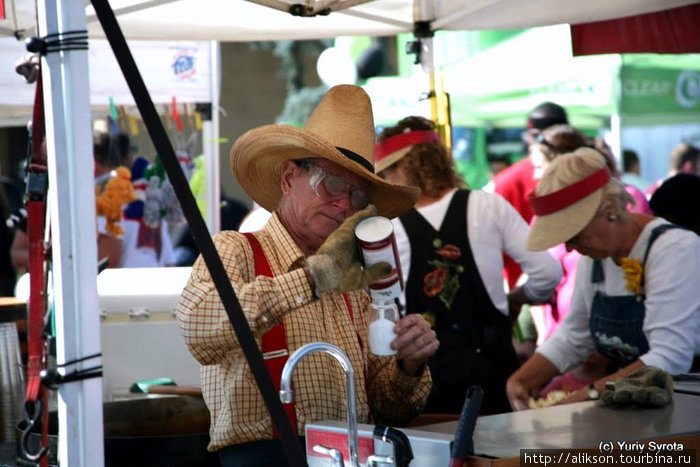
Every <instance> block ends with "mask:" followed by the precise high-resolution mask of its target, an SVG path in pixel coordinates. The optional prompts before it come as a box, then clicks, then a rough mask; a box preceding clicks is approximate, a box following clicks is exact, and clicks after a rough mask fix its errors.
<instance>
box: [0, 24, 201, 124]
mask: <svg viewBox="0 0 700 467" xmlns="http://www.w3.org/2000/svg"><path fill="white" fill-rule="evenodd" d="M129 49H130V50H131V53H132V55H133V57H134V61H135V62H136V66H137V67H138V69H139V71H140V72H141V76H142V77H143V80H144V82H145V84H146V87H147V88H148V91H149V92H150V94H151V99H153V102H154V103H156V104H170V103H171V102H172V100H173V97H174V98H175V99H176V101H177V102H178V103H194V102H211V95H212V94H211V73H212V70H211V60H210V42H208V41H166V42H163V41H130V42H129ZM26 54H27V51H26V49H25V47H24V43H23V42H21V41H17V40H16V39H14V38H2V39H0V89H2V90H3V92H0V125H2V126H8V125H23V124H26V123H27V121H28V120H29V119H30V118H31V109H32V105H33V103H34V92H35V88H36V85H35V84H27V83H26V82H25V81H24V78H23V77H22V76H21V75H19V74H18V73H17V72H16V71H15V67H16V64H17V62H18V61H20V60H21V59H22V58H23V57H24V56H25V55H26ZM88 63H89V67H90V103H91V104H92V106H93V107H95V108H101V109H103V108H108V107H109V105H110V99H111V102H113V103H114V105H118V106H121V105H124V106H132V105H134V104H135V103H134V99H133V98H132V96H131V92H130V91H129V88H128V86H127V85H126V80H125V79H124V76H123V74H122V72H121V69H120V68H119V65H118V63H117V61H116V59H115V58H114V54H113V53H112V49H111V48H110V46H109V43H108V42H107V41H106V40H102V39H100V40H97V39H91V40H90V44H89V48H88Z"/></svg>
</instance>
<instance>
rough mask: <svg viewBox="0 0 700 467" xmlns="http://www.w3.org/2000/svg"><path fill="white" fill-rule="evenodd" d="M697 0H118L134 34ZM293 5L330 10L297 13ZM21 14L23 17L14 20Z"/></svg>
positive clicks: (539, 15)
mask: <svg viewBox="0 0 700 467" xmlns="http://www.w3.org/2000/svg"><path fill="white" fill-rule="evenodd" d="M5 3H6V8H7V10H8V14H7V19H5V20H0V34H3V35H12V34H14V33H15V31H27V32H29V33H30V32H31V31H32V30H33V28H34V25H35V15H34V2H33V1H31V0H14V1H12V0H6V2H5ZM87 3H88V6H87V7H86V21H87V29H88V31H89V34H90V37H103V36H104V33H103V32H102V29H101V27H100V25H99V23H98V22H97V19H96V17H95V15H94V10H93V9H92V7H91V6H90V5H89V2H87ZM692 3H697V0H615V1H610V0H589V1H586V2H578V1H571V0H570V1H561V0H469V1H460V0H335V1H334V0H319V1H311V0H309V1H307V2H300V1H295V0H254V1H245V0H113V1H111V2H110V4H111V5H112V8H113V9H114V11H115V13H116V14H117V17H118V18H119V23H120V25H121V28H122V31H123V32H124V35H125V37H126V38H127V39H128V40H134V39H148V40H218V41H257V40H281V39H317V38H329V37H337V36H346V35H369V36H390V35H395V34H399V33H402V32H411V31H413V27H414V22H415V21H430V22H431V27H432V29H433V30H488V29H519V28H527V27H534V26H545V25H551V24H561V23H586V22H591V21H599V20H604V19H610V18H618V17H623V16H630V15H636V14H641V13H649V12H653V11H659V10H665V9H669V8H675V7H678V6H683V5H688V4H692ZM292 5H307V7H306V9H307V10H309V11H312V12H319V11H323V10H324V9H326V8H328V9H330V10H331V11H332V12H331V14H329V15H327V16H321V15H320V16H315V17H294V16H291V15H290V14H289V13H288V11H290V7H291V6H292ZM15 17H16V20H15Z"/></svg>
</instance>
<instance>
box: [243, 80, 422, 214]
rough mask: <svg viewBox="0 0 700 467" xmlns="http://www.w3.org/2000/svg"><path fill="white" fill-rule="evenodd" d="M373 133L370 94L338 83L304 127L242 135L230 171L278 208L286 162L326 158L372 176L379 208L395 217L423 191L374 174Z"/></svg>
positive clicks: (277, 127)
mask: <svg viewBox="0 0 700 467" xmlns="http://www.w3.org/2000/svg"><path fill="white" fill-rule="evenodd" d="M374 138H375V134H374V118H373V116H372V105H371V103H370V99H369V96H368V95H367V94H366V93H365V91H364V90H363V89H362V88H360V87H358V86H353V85H339V86H334V87H333V88H331V89H330V90H329V91H328V92H327V93H326V95H325V96H324V97H323V99H321V102H319V104H318V106H317V107H316V108H315V109H314V111H313V113H312V114H311V116H310V117H309V119H308V121H307V122H306V126H305V127H304V128H297V127H293V126H289V125H265V126H261V127H258V128H255V129H252V130H250V131H248V132H246V133H244V134H243V135H241V137H239V138H238V140H236V142H235V143H234V145H233V148H232V149H231V155H230V161H231V170H232V171H233V175H234V177H235V178H236V180H238V182H239V183H240V185H241V187H242V188H243V189H244V190H245V191H246V193H248V195H249V196H250V197H251V198H253V200H255V201H256V202H257V203H258V204H260V205H261V206H262V207H264V208H265V209H267V210H268V211H274V210H275V209H276V208H277V205H278V204H279V202H280V199H281V198H282V190H281V187H280V171H281V168H282V164H284V162H285V161H287V160H294V159H304V158H322V159H327V160H329V161H331V162H334V163H336V164H338V165H339V166H341V167H343V168H345V169H347V170H349V171H351V172H353V173H355V174H357V175H359V176H360V177H362V178H364V179H365V180H367V181H369V183H370V189H369V194H370V196H371V197H372V200H373V203H374V204H375V205H376V206H377V213H378V214H379V215H381V216H386V217H389V218H392V217H396V216H398V215H400V214H402V213H404V212H405V211H407V210H408V209H410V208H411V207H413V205H414V204H415V202H416V200H417V199H418V195H419V193H420V190H419V189H418V188H415V187H408V186H403V185H394V184H391V183H388V182H387V181H385V180H384V179H382V178H380V177H378V176H376V175H375V174H374Z"/></svg>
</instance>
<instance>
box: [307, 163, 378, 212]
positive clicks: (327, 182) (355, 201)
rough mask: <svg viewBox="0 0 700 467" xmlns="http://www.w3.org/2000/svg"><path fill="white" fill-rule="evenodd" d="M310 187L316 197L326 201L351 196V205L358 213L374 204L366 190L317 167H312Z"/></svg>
mask: <svg viewBox="0 0 700 467" xmlns="http://www.w3.org/2000/svg"><path fill="white" fill-rule="evenodd" d="M309 185H311V188H313V190H314V193H316V196H318V197H319V198H321V199H322V200H324V201H332V200H336V199H339V198H341V197H343V196H346V195H347V196H349V198H350V205H351V206H352V207H353V208H354V209H356V210H358V211H359V210H361V209H364V208H366V207H367V205H369V204H370V203H371V202H372V198H370V196H369V194H368V193H367V192H366V191H365V190H361V189H359V188H356V187H354V186H352V185H351V184H350V183H348V182H347V181H345V180H343V179H342V178H341V177H339V176H337V175H333V174H329V173H327V172H326V171H325V170H324V169H322V168H321V167H318V166H316V165H312V166H311V177H310V178H309Z"/></svg>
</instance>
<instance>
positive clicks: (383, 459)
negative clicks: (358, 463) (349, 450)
mask: <svg viewBox="0 0 700 467" xmlns="http://www.w3.org/2000/svg"><path fill="white" fill-rule="evenodd" d="M377 464H390V465H394V456H380V455H378V454H370V455H369V456H367V467H374V466H376V465H377Z"/></svg>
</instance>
